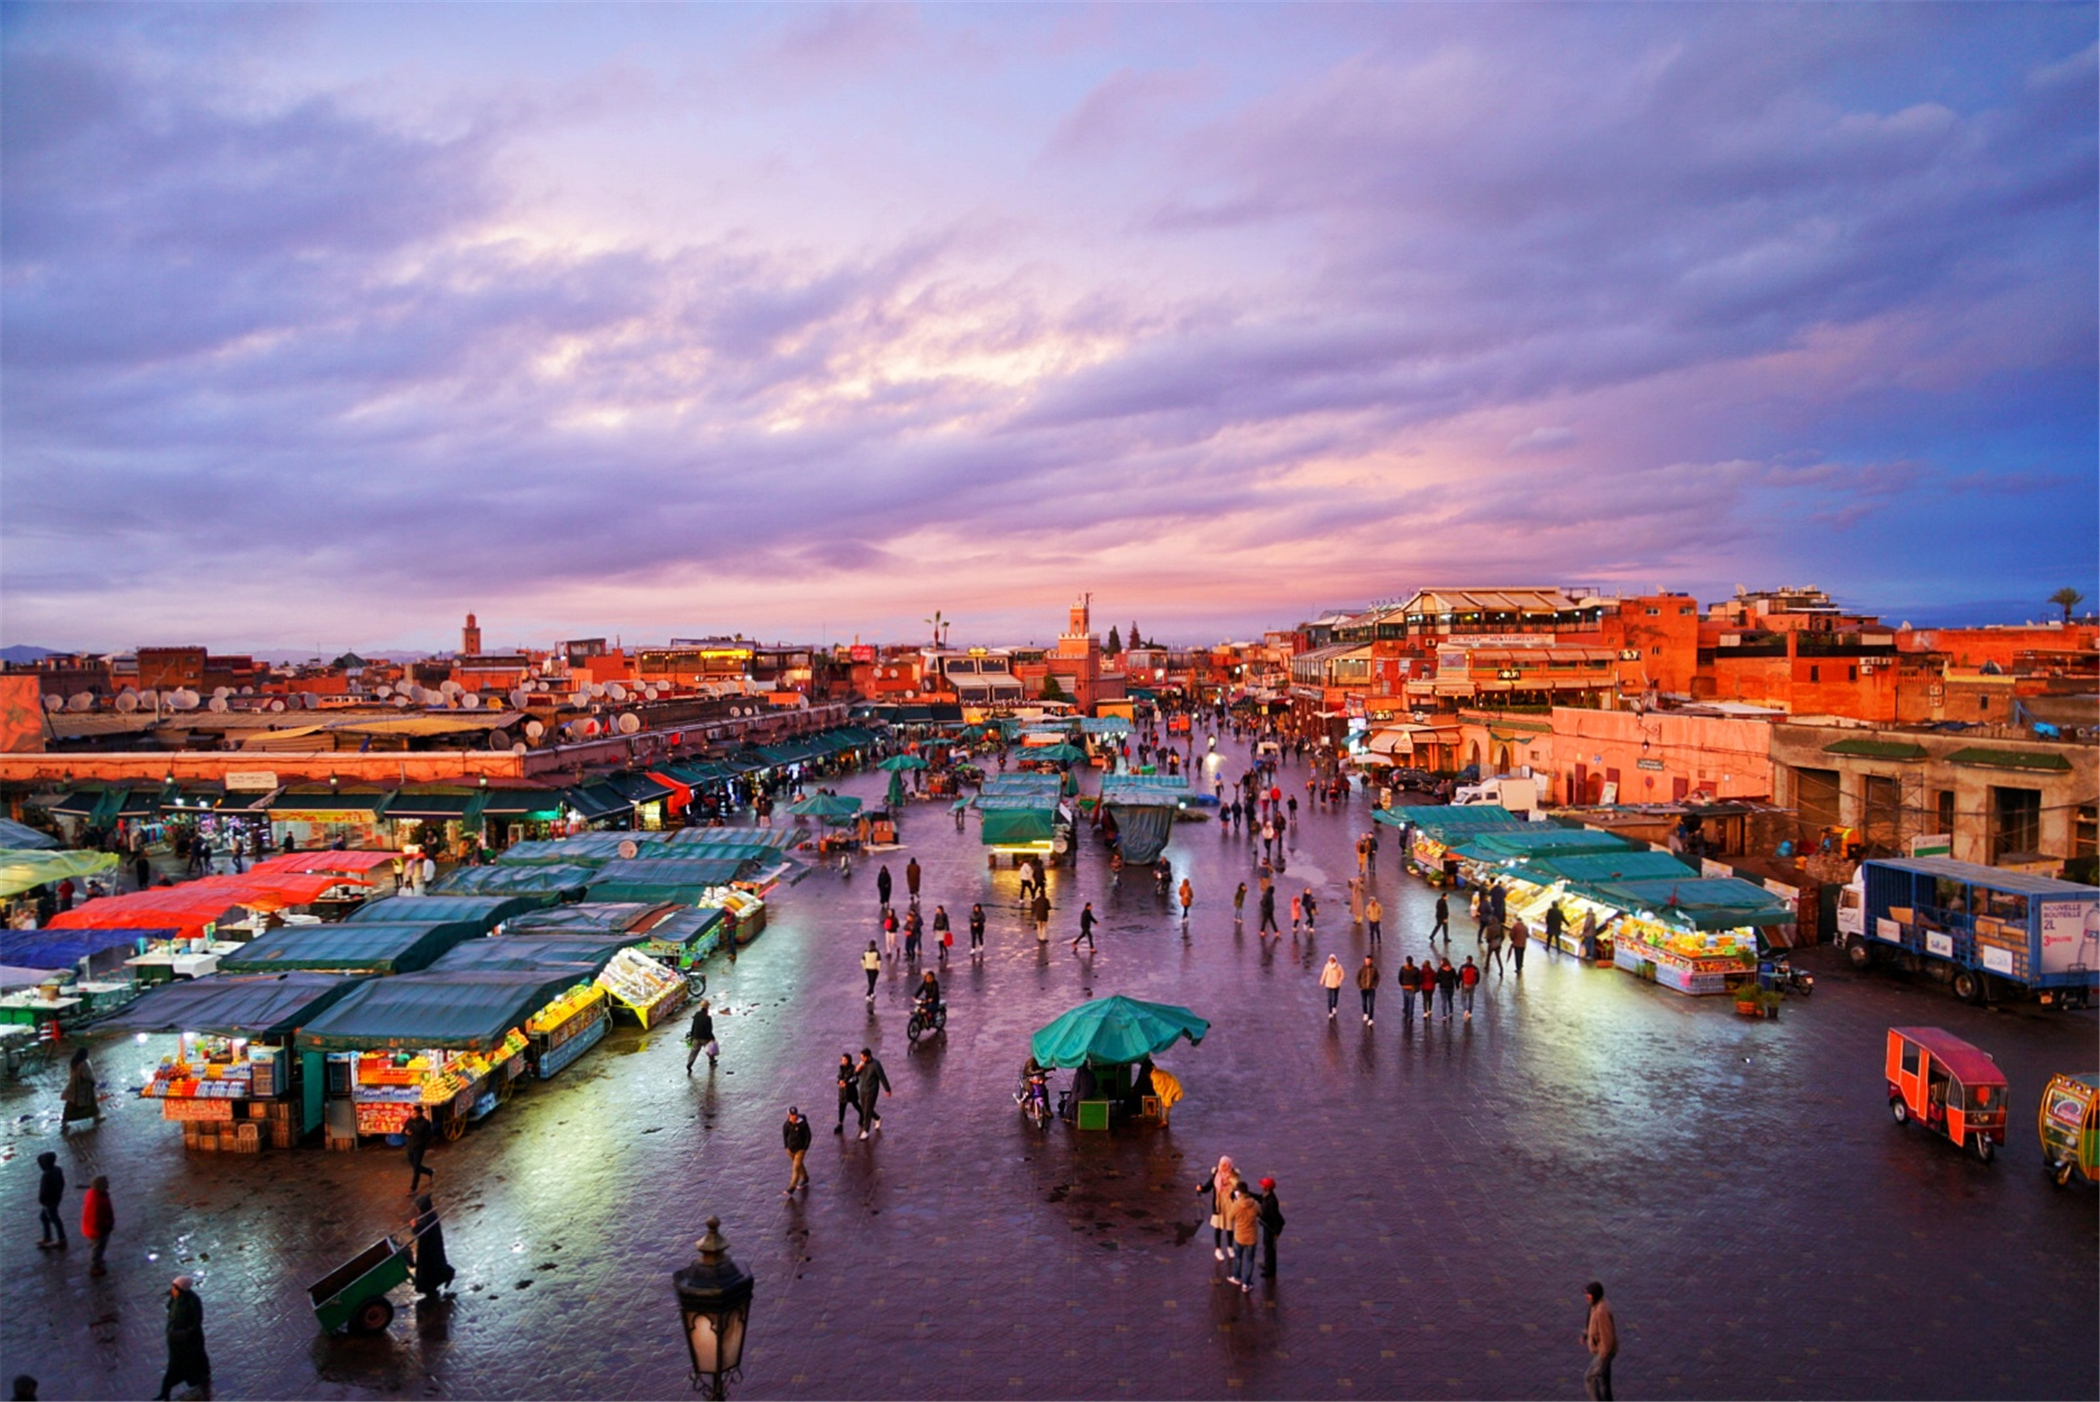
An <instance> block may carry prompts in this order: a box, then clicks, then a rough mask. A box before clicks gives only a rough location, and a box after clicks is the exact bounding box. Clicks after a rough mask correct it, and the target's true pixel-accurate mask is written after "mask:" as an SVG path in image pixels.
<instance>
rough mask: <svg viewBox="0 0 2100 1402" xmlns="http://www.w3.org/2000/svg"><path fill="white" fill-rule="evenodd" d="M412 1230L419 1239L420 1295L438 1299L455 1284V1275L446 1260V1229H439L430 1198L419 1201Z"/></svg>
mask: <svg viewBox="0 0 2100 1402" xmlns="http://www.w3.org/2000/svg"><path fill="white" fill-rule="evenodd" d="M408 1230H409V1231H410V1233H411V1234H413V1235H414V1237H415V1247H414V1249H415V1260H416V1293H417V1294H418V1295H421V1296H422V1297H423V1298H425V1299H435V1298H436V1297H437V1293H438V1291H440V1290H442V1289H444V1288H445V1287H446V1286H447V1285H450V1284H451V1283H452V1277H453V1275H454V1274H455V1272H454V1271H453V1269H452V1263H451V1262H450V1261H448V1260H446V1259H445V1229H444V1228H443V1227H441V1226H439V1225H438V1215H437V1208H435V1207H433V1206H432V1205H431V1202H430V1194H428V1193H425V1194H423V1195H422V1196H421V1197H419V1198H417V1199H416V1214H415V1216H413V1217H411V1218H409V1219H408Z"/></svg>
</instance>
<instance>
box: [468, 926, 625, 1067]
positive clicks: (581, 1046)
mask: <svg viewBox="0 0 2100 1402" xmlns="http://www.w3.org/2000/svg"><path fill="white" fill-rule="evenodd" d="M641 938H642V937H641V936H640V935H638V934H634V933H630V932H613V933H606V932H595V931H593V932H585V933H577V932H569V933H560V934H537V935H536V934H522V935H514V934H505V935H494V936H490V937H489V938H487V939H478V940H468V941H467V942H466V943H464V944H461V945H458V946H457V947H455V948H454V949H453V950H452V951H451V952H450V953H448V954H446V955H445V957H444V958H442V959H440V960H438V961H437V963H435V964H433V965H431V971H432V972H433V973H447V972H452V971H456V970H465V969H502V970H507V971H513V972H519V971H539V972H544V973H547V974H550V975H554V974H560V973H562V972H573V974H574V975H575V977H576V978H577V979H578V980H579V981H578V982H577V983H576V984H575V985H574V986H573V987H571V988H567V989H564V990H563V991H562V993H561V994H560V995H559V996H558V997H556V998H555V999H554V1000H553V1001H551V1002H549V1003H548V1004H547V1005H546V1006H545V1007H542V1008H539V1009H536V1010H535V1011H534V1012H533V1014H532V1016H530V1017H529V1018H527V1019H526V1020H525V1041H526V1047H525V1056H526V1062H527V1064H528V1065H530V1066H531V1068H532V1071H533V1074H534V1075H536V1076H538V1077H539V1078H540V1079H541V1080H543V1081H544V1080H547V1079H549V1078H551V1077H552V1076H554V1075H555V1074H556V1073H557V1072H559V1071H561V1070H562V1069H563V1068H565V1067H567V1066H569V1065H570V1064H571V1063H573V1062H574V1061H575V1060H576V1059H577V1058H578V1057H580V1056H582V1055H583V1054H584V1053H585V1052H586V1051H589V1050H590V1049H591V1048H592V1047H594V1046H596V1045H597V1044H598V1043H599V1042H600V1041H602V1040H604V1037H605V1033H606V1031H607V1029H608V1027H609V1026H610V1024H611V1020H612V1019H611V1017H610V1012H609V1007H608V1002H607V998H606V993H605V990H604V989H603V988H601V987H600V986H599V985H598V984H597V983H596V982H595V979H596V976H597V975H598V973H599V972H600V971H601V970H602V969H604V967H605V966H606V965H607V964H609V963H610V962H612V959H613V956H614V955H615V954H617V953H618V952H619V951H620V949H621V948H622V947H623V946H625V945H627V944H631V943H635V942H638V941H639V940H640V939H641Z"/></svg>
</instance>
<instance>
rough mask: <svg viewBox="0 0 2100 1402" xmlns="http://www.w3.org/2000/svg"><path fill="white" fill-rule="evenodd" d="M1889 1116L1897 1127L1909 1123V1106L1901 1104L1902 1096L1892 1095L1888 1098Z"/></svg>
mask: <svg viewBox="0 0 2100 1402" xmlns="http://www.w3.org/2000/svg"><path fill="white" fill-rule="evenodd" d="M1889 1115H1890V1117H1891V1118H1893V1119H1894V1120H1895V1121H1896V1123H1897V1124H1899V1125H1907V1124H1909V1123H1910V1106H1908V1105H1906V1104H1904V1103H1903V1097H1902V1096H1900V1095H1892V1096H1890V1097H1889Z"/></svg>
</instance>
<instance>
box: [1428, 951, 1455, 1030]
mask: <svg viewBox="0 0 2100 1402" xmlns="http://www.w3.org/2000/svg"><path fill="white" fill-rule="evenodd" d="M1457 996H1458V970H1456V969H1454V968H1452V967H1451V961H1450V959H1448V958H1445V959H1440V960H1438V961H1437V966H1436V1001H1437V1004H1438V1005H1439V1006H1440V1007H1441V1008H1442V1009H1443V1010H1444V1021H1446V1022H1449V1021H1450V1020H1451V1000H1452V999H1454V998H1456V997H1457ZM1422 1020H1423V1021H1424V1022H1427V1021H1428V1020H1429V1010H1428V1009H1427V1008H1424V1009H1423V1010H1422Z"/></svg>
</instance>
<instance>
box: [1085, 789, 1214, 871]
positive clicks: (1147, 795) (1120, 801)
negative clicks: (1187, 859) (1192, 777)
mask: <svg viewBox="0 0 2100 1402" xmlns="http://www.w3.org/2000/svg"><path fill="white" fill-rule="evenodd" d="M1192 797H1193V795H1192V793H1191V791H1190V789H1189V784H1188V780H1187V779H1186V778H1183V777H1182V776H1180V775H1165V774H1119V775H1112V776H1110V777H1108V778H1104V779H1103V780H1102V781H1101V803H1102V805H1103V806H1104V807H1106V808H1107V809H1108V811H1109V812H1110V813H1111V814H1113V815H1114V817H1115V820H1116V834H1117V844H1118V850H1119V851H1121V852H1122V854H1123V860H1124V861H1125V862H1132V863H1136V864H1137V865H1139V866H1149V865H1151V864H1152V863H1153V862H1156V861H1158V860H1159V858H1160V854H1161V853H1163V852H1165V851H1166V850H1167V842H1168V839H1170V838H1171V837H1173V835H1174V820H1175V819H1176V818H1178V817H1179V816H1180V815H1181V813H1182V812H1183V811H1184V810H1185V809H1186V808H1187V807H1188V806H1189V803H1190V801H1191V799H1192Z"/></svg>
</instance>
